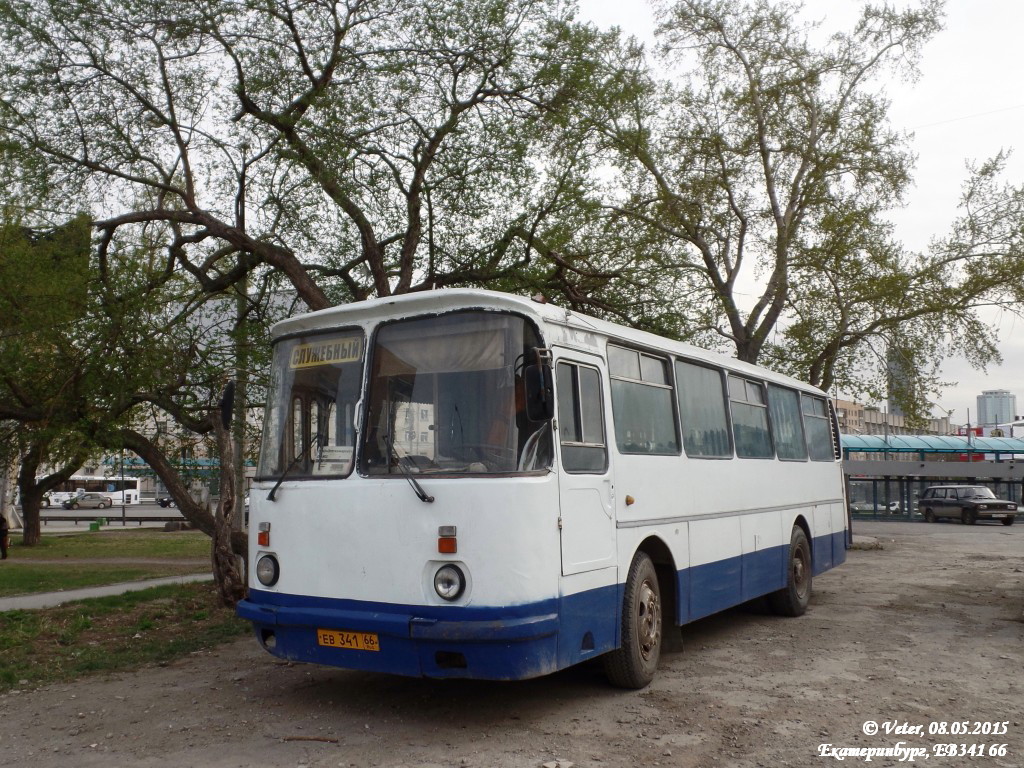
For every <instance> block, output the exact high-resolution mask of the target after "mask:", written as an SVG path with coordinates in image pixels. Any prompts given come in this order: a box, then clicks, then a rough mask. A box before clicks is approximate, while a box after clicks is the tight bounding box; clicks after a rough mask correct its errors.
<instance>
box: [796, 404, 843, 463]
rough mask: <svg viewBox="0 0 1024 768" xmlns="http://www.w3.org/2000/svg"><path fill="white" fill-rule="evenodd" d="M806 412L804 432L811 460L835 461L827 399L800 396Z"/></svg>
mask: <svg viewBox="0 0 1024 768" xmlns="http://www.w3.org/2000/svg"><path fill="white" fill-rule="evenodd" d="M800 400H801V405H802V409H803V412H804V432H805V434H806V435H807V451H808V453H809V454H810V456H811V461H834V460H835V455H834V452H833V446H832V427H831V426H830V425H829V418H828V410H827V408H826V405H825V401H824V400H823V399H821V398H820V397H812V396H810V395H801V396H800Z"/></svg>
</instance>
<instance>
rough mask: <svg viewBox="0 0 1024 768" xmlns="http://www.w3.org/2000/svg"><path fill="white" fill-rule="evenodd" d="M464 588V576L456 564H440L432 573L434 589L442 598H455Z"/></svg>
mask: <svg viewBox="0 0 1024 768" xmlns="http://www.w3.org/2000/svg"><path fill="white" fill-rule="evenodd" d="M465 589H466V577H465V576H463V575H462V571H461V570H459V568H458V567H457V566H454V565H445V566H442V567H441V568H438V570H437V573H435V574H434V591H435V592H437V594H438V596H440V597H441V598H443V599H444V600H457V599H458V598H459V595H461V594H462V592H463V591H464V590H465Z"/></svg>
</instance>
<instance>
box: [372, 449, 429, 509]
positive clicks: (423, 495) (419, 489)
mask: <svg viewBox="0 0 1024 768" xmlns="http://www.w3.org/2000/svg"><path fill="white" fill-rule="evenodd" d="M384 444H385V445H387V447H388V454H389V456H390V458H393V459H394V460H395V464H397V465H398V471H399V472H401V473H402V477H404V478H405V479H406V480H407V481H408V482H409V486H410V487H411V488H412V490H413V492H414V493H415V494H416V496H417V498H419V500H420V501H422V502H424V503H426V504H431V503H433V501H434V497H433V496H431V495H430V494H429V493H427V492H426V491H424V490H423V486H421V485H420V484H419V483H418V482H416V478H415V477H413V476H412V473H411V472H410V471H409V470H408V469H407V468H406V466H405V465H404V464H403V463H402V457H401V456H399V455H398V448H397V446H395V443H394V441H393V440H392V439H391V435H384Z"/></svg>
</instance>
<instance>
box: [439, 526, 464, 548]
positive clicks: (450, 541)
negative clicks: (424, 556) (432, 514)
mask: <svg viewBox="0 0 1024 768" xmlns="http://www.w3.org/2000/svg"><path fill="white" fill-rule="evenodd" d="M437 551H438V552H440V553H441V554H442V555H454V554H456V553H457V552H458V551H459V541H458V539H456V538H455V526H454V525H442V526H440V527H438V529H437Z"/></svg>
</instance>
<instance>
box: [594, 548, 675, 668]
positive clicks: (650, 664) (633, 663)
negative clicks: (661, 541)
mask: <svg viewBox="0 0 1024 768" xmlns="http://www.w3.org/2000/svg"><path fill="white" fill-rule="evenodd" d="M661 621H662V612H661V588H660V586H659V584H658V574H657V573H656V572H655V570H654V563H652V562H651V558H650V557H648V555H647V553H645V552H637V553H636V555H635V556H634V557H633V563H632V564H631V565H630V567H629V576H628V577H627V579H626V589H625V594H624V595H623V599H622V644H621V645H620V646H619V647H618V648H616V649H615V650H614V651H611V652H610V653H607V654H605V656H604V670H605V674H606V675H607V676H608V679H609V681H611V683H612V685H616V686H618V687H619V688H644V687H646V686H647V684H648V683H650V682H651V680H653V679H654V673H655V672H656V671H657V669H658V659H660V658H661V641H662V627H661Z"/></svg>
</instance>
